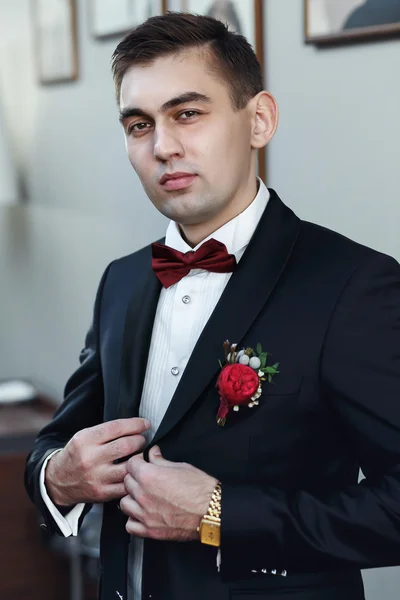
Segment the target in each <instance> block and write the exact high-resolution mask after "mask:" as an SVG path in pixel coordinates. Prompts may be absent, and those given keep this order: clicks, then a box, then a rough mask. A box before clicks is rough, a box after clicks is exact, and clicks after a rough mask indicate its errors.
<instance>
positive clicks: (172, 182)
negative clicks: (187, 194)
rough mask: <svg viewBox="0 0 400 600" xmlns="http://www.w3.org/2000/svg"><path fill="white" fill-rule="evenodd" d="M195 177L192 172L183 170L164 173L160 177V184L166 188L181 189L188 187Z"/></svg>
mask: <svg viewBox="0 0 400 600" xmlns="http://www.w3.org/2000/svg"><path fill="white" fill-rule="evenodd" d="M195 177H196V175H194V174H193V173H184V172H176V173H171V174H169V175H168V174H165V175H163V176H162V177H161V179H160V185H162V186H163V187H164V188H165V189H166V190H182V189H184V188H186V187H189V185H190V184H191V183H192V181H193V180H194V178H195Z"/></svg>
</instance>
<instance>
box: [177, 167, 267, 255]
mask: <svg viewBox="0 0 400 600" xmlns="http://www.w3.org/2000/svg"><path fill="white" fill-rule="evenodd" d="M258 187H259V185H258V181H257V179H255V178H254V180H253V181H252V182H251V184H250V185H249V186H248V188H247V189H246V191H245V192H244V193H243V191H240V192H239V193H238V194H237V196H238V198H237V199H236V200H233V201H232V202H230V203H229V204H228V205H227V206H226V207H225V208H224V209H223V210H222V211H220V212H219V213H218V214H216V215H215V216H214V217H212V218H211V219H209V220H207V221H204V222H203V223H196V224H194V225H181V224H180V223H178V225H179V229H180V231H181V235H182V237H183V239H184V240H185V242H186V243H187V244H188V245H189V246H191V248H194V247H195V246H197V245H198V244H200V243H201V242H202V241H203V240H205V239H206V238H207V237H208V236H209V235H211V234H212V233H214V231H217V229H220V227H222V226H223V225H225V223H229V221H232V219H234V218H235V217H237V216H238V215H240V213H242V212H243V211H244V210H246V208H247V207H248V206H250V204H251V203H252V202H253V200H254V198H255V197H256V195H257V192H258Z"/></svg>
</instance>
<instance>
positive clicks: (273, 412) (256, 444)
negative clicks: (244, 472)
mask: <svg viewBox="0 0 400 600" xmlns="http://www.w3.org/2000/svg"><path fill="white" fill-rule="evenodd" d="M265 385H266V384H264V386H265ZM302 385H303V380H302V378H301V377H288V378H287V379H284V378H282V381H278V379H277V382H276V385H275V386H274V385H273V384H268V385H267V389H263V394H262V395H261V397H260V399H259V405H258V406H256V407H254V409H252V410H254V411H255V412H254V415H253V417H252V428H251V432H250V436H249V467H248V473H249V477H250V479H251V480H252V481H253V482H257V481H265V482H267V483H268V482H269V481H270V479H269V478H270V477H272V480H273V481H276V477H278V479H279V474H283V473H284V472H286V471H287V466H288V461H289V460H291V458H292V456H295V455H296V451H297V450H296V449H297V448H298V445H299V443H302V440H303V435H304V433H305V429H304V423H303V420H304V421H306V416H305V414H303V412H302V409H301V407H300V398H301V392H302Z"/></svg>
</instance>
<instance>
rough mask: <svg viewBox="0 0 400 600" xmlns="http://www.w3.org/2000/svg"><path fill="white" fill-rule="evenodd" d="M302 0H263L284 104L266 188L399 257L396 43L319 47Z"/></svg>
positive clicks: (399, 57)
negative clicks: (309, 33) (306, 30)
mask: <svg viewBox="0 0 400 600" xmlns="http://www.w3.org/2000/svg"><path fill="white" fill-rule="evenodd" d="M302 4H303V2H302V1H300V0H267V1H266V2H265V6H266V7H267V10H266V13H267V14H266V21H267V27H266V29H267V36H266V37H267V39H266V54H267V61H266V65H267V81H268V87H269V89H270V90H271V91H272V93H273V94H274V95H275V97H276V98H277V100H278V103H279V105H280V111H281V120H280V127H279V129H278V132H277V134H276V136H275V139H274V140H273V141H272V143H271V145H270V149H269V184H270V185H271V186H272V187H274V188H276V190H277V191H278V192H279V194H280V195H281V197H282V199H283V200H284V201H286V202H287V203H288V204H289V205H290V206H292V208H294V210H295V211H297V212H298V214H299V215H301V216H302V217H303V218H305V219H308V220H310V221H316V222H317V223H321V224H323V225H325V226H327V227H330V228H332V229H335V230H337V231H340V232H342V233H344V234H345V235H348V236H349V237H352V238H355V239H356V240H357V241H359V242H362V243H364V244H367V245H369V246H372V247H374V248H377V249H379V250H382V251H384V252H387V253H389V254H392V255H394V256H395V257H396V258H397V259H398V260H399V259H400V235H399V225H400V202H399V200H400V194H399V184H400V152H399V139H400V118H399V106H400V77H399V73H400V45H399V39H397V40H394V41H387V42H381V43H377V42H374V43H371V44H358V45H355V46H351V47H349V46H348V47H343V46H342V47H338V48H330V49H323V50H318V49H316V48H315V47H314V46H306V45H304V44H303V13H302Z"/></svg>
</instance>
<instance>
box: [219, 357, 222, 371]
mask: <svg viewBox="0 0 400 600" xmlns="http://www.w3.org/2000/svg"><path fill="white" fill-rule="evenodd" d="M218 362H219V366H220V367H221V369H222V362H221V361H220V360H219V359H218Z"/></svg>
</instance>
